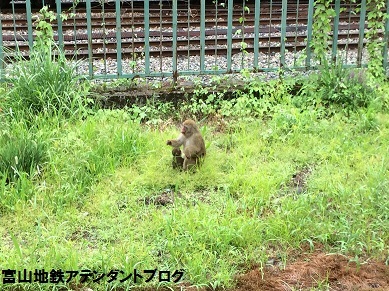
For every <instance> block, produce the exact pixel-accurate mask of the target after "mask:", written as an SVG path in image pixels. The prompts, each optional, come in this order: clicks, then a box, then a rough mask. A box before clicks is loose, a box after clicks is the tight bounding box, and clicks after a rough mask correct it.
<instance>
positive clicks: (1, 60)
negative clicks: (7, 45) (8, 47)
mask: <svg viewBox="0 0 389 291" xmlns="http://www.w3.org/2000/svg"><path fill="white" fill-rule="evenodd" d="M4 62H5V60H4V50H3V25H2V24H1V7H0V81H1V80H2V79H3V69H4Z"/></svg>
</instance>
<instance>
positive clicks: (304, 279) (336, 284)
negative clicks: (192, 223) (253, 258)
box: [230, 251, 389, 291]
mask: <svg viewBox="0 0 389 291" xmlns="http://www.w3.org/2000/svg"><path fill="white" fill-rule="evenodd" d="M237 282H238V283H237V287H236V288H235V289H233V290H230V291H254V290H256V291H268V290H269V291H270V290H285V291H286V290H312V289H311V288H317V289H315V290H339V291H340V290H342V291H351V290H353V291H354V290H363V291H366V290H382V291H389V266H388V265H385V264H384V263H383V262H375V261H367V262H362V263H361V264H359V266H357V264H356V263H355V262H350V258H348V257H346V256H342V255H339V254H325V253H322V252H319V251H318V252H315V253H312V254H310V255H306V256H304V257H301V258H299V259H298V260H297V261H295V262H293V263H291V264H288V265H287V266H286V268H285V269H282V270H280V268H279V267H273V266H268V267H266V268H265V270H264V273H263V279H262V274H261V272H260V270H259V269H258V268H257V269H254V270H252V271H250V272H248V273H246V274H244V275H241V276H238V278H237Z"/></svg>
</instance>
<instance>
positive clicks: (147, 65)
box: [143, 0, 150, 75]
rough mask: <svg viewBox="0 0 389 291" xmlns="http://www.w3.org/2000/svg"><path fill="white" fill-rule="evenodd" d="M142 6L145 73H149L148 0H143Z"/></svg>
mask: <svg viewBox="0 0 389 291" xmlns="http://www.w3.org/2000/svg"><path fill="white" fill-rule="evenodd" d="M143 7H144V22H145V25H144V32H145V34H144V39H145V74H146V75H149V74H150V32H149V31H150V18H149V13H150V5H149V0H144V2H143Z"/></svg>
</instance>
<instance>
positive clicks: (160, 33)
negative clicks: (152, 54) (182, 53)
mask: <svg viewBox="0 0 389 291" xmlns="http://www.w3.org/2000/svg"><path fill="white" fill-rule="evenodd" d="M162 7H163V3H162V0H159V71H160V72H163V64H162V50H163V47H162V41H163V35H162V23H163V16H162V13H163V9H162Z"/></svg>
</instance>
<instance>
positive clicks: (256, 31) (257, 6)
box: [254, 0, 261, 71]
mask: <svg viewBox="0 0 389 291" xmlns="http://www.w3.org/2000/svg"><path fill="white" fill-rule="evenodd" d="M254 9H255V18H254V70H255V71H256V70H258V69H259V68H258V55H259V24H260V21H259V20H260V14H261V10H260V9H261V0H257V1H255V8H254Z"/></svg>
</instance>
